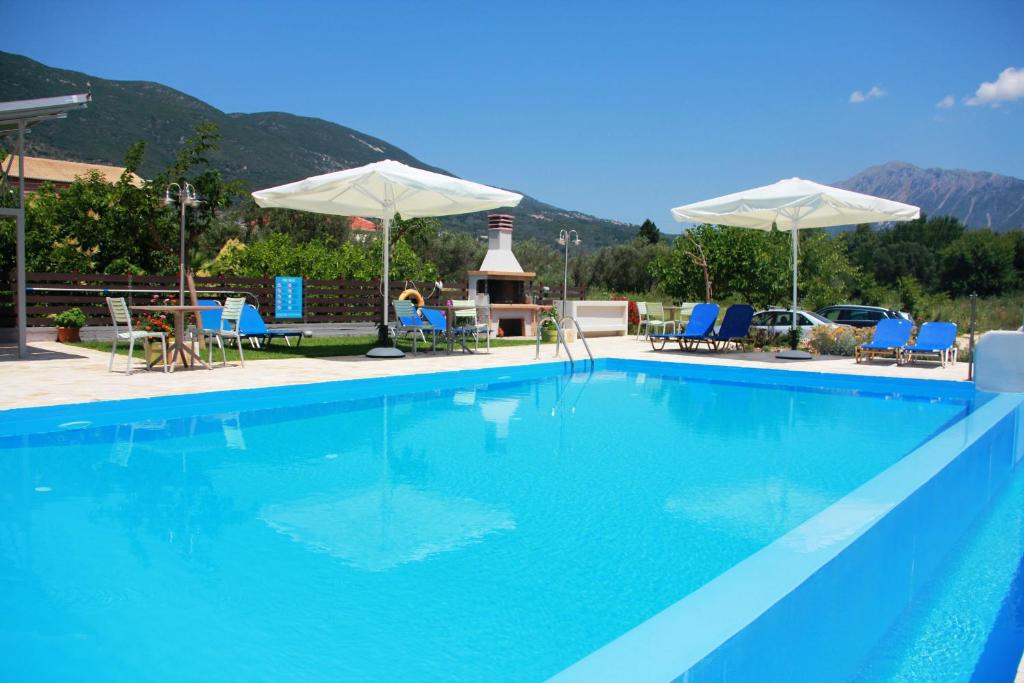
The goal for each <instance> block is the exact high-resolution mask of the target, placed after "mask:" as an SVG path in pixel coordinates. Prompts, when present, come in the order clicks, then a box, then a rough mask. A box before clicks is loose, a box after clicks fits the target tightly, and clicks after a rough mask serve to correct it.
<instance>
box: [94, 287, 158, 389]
mask: <svg viewBox="0 0 1024 683" xmlns="http://www.w3.org/2000/svg"><path fill="white" fill-rule="evenodd" d="M107 308H108V309H110V318H111V320H113V321H114V345H113V347H112V348H111V349H110V363H109V364H108V365H107V372H113V371H114V356H115V355H117V342H118V340H121V339H124V340H126V341H127V342H128V365H127V366H125V371H124V372H125V374H126V375H130V374H132V354H133V353H134V352H135V340H136V339H141V340H142V344H143V346H144V347H145V350H146V369H147V370H150V369H152V367H153V366H152V364H151V363H150V360H149V340H150V339H159V340H160V351H161V353H162V354H163V361H164V372H167V335H165V334H164V333H163V332H149V331H146V330H133V329H132V314H131V311H129V310H128V304H127V303H125V300H124V297H116V298H115V297H109V296H108V297H107ZM118 325H124V326H125V330H126V331H124V332H121V331H119V330H118Z"/></svg>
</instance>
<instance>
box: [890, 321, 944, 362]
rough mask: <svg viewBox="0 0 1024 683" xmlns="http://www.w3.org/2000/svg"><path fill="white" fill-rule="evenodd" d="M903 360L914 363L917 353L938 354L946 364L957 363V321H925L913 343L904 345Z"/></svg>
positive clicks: (939, 359) (940, 359)
mask: <svg viewBox="0 0 1024 683" xmlns="http://www.w3.org/2000/svg"><path fill="white" fill-rule="evenodd" d="M903 354H904V357H903V362H904V363H912V362H913V360H914V356H915V355H922V354H927V355H933V356H938V358H937V359H936V360H938V361H939V363H940V364H941V365H942V367H946V364H947V363H949V364H954V363H956V357H957V347H956V323H925V324H924V325H921V329H920V330H919V331H918V333H917V340H916V341H915V342H914V343H913V344H908V345H907V346H904V347H903Z"/></svg>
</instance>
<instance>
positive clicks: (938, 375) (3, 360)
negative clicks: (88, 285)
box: [0, 337, 967, 410]
mask: <svg viewBox="0 0 1024 683" xmlns="http://www.w3.org/2000/svg"><path fill="white" fill-rule="evenodd" d="M588 341H589V343H590V347H591V350H592V351H593V353H594V356H595V357H598V358H600V357H605V358H628V359H637V360H659V361H665V362H670V363H696V364H706V365H732V366H740V367H751V368H773V369H779V370H802V371H810V372H827V373H842V374H850V375H873V376H882V377H905V378H916V379H936V380H958V381H966V380H967V364H966V363H958V364H956V365H955V366H949V367H946V368H940V367H939V366H938V363H929V362H923V363H915V364H914V365H912V366H898V365H896V364H895V362H893V361H891V360H875V361H872V362H870V363H861V364H857V363H855V362H854V361H853V359H852V358H816V359H814V360H811V361H781V360H776V359H775V358H774V356H773V355H772V354H762V353H710V352H706V351H700V352H694V353H684V352H681V351H679V350H677V349H673V350H670V349H666V350H664V351H653V350H652V349H651V345H650V344H649V343H647V342H644V341H637V340H636V339H635V338H633V337H601V338H593V339H588ZM30 349H31V357H30V358H29V359H26V360H18V359H17V355H16V353H15V349H13V348H12V347H6V348H3V349H0V387H3V391H2V392H0V410H7V409H10V408H27V407H33V406H46V405H59V404H66V403H84V402H90V401H109V400H116V399H126V398H149V397H153V396H168V395H174V394H192V393H199V392H204V391H220V390H229V389H251V388H255V387H271V386H281V385H288V384H308V383H312V382H325V381H333V380H346V379H362V378H368V377H387V376H391V375H404V374H414V373H415V374H419V373H428V372H445V371H450V370H470V369H479V368H490V367H498V366H515V365H528V364H530V363H535V362H537V361H535V360H534V353H535V348H534V346H533V345H532V344H531V345H529V346H505V347H500V348H495V349H492V350H491V352H490V353H479V354H465V353H452V354H451V355H447V354H444V353H436V354H433V353H420V354H418V355H416V356H413V355H411V354H408V355H406V357H405V358H400V359H387V360H381V359H371V358H365V357H364V356H339V357H333V358H284V359H275V360H258V361H249V362H248V363H246V365H245V367H240V366H239V365H238V364H237V363H233V364H229V365H228V367H226V368H222V367H220V366H219V365H217V366H215V368H214V369H213V370H206V369H195V370H179V371H178V372H174V373H163V372H147V371H146V370H145V367H144V366H143V365H142V363H141V361H137V362H136V366H135V367H136V368H138V369H139V371H138V372H135V373H133V374H132V375H130V376H127V375H125V374H124V373H123V372H108V371H107V362H108V359H109V354H107V353H103V352H100V351H93V350H90V349H82V348H78V347H73V346H66V345H64V344H58V343H56V342H33V343H31V344H30ZM571 350H572V354H573V357H574V358H576V359H580V358H585V357H586V352H585V351H584V348H583V344H582V343H581V342H578V341H577V342H576V343H575V344H572V345H571ZM562 358H564V352H563V356H562ZM553 359H554V347H553V346H551V345H545V346H543V347H541V360H542V361H550V360H553ZM124 361H125V359H124V357H123V356H121V357H119V359H118V360H117V361H116V362H115V366H114V367H115V369H117V368H121V369H123V368H124Z"/></svg>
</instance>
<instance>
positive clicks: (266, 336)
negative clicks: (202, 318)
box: [204, 304, 302, 346]
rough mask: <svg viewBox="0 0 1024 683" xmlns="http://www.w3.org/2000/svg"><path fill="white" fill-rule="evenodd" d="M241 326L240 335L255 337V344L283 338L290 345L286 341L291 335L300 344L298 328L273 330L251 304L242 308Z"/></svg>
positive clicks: (268, 343)
mask: <svg viewBox="0 0 1024 683" xmlns="http://www.w3.org/2000/svg"><path fill="white" fill-rule="evenodd" d="M204 313H205V312H204ZM241 328H242V330H241V331H242V335H243V336H245V337H248V338H250V339H255V340H256V342H257V346H270V342H271V341H273V340H274V339H284V343H285V344H287V345H288V346H291V345H292V343H291V342H290V341H288V340H289V339H290V338H291V337H295V338H296V339H297V340H298V341H297V342H295V345H296V346H301V345H302V332H301V331H300V330H275V329H271V328H269V327H267V324H266V323H265V322H263V316H261V315H260V312H259V311H258V310H257V309H256V307H255V306H253V305H252V304H246V305H245V308H244V309H242V321H241Z"/></svg>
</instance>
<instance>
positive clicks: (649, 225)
mask: <svg viewBox="0 0 1024 683" xmlns="http://www.w3.org/2000/svg"><path fill="white" fill-rule="evenodd" d="M636 236H637V237H640V238H641V239H645V240H647V242H649V243H650V244H657V243H658V242H660V241H661V231H660V230H658V226H657V225H655V224H654V221H652V220H651V219H650V218H647V219H645V220H644V222H643V224H642V225H641V226H640V230H639V232H637V234H636Z"/></svg>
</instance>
